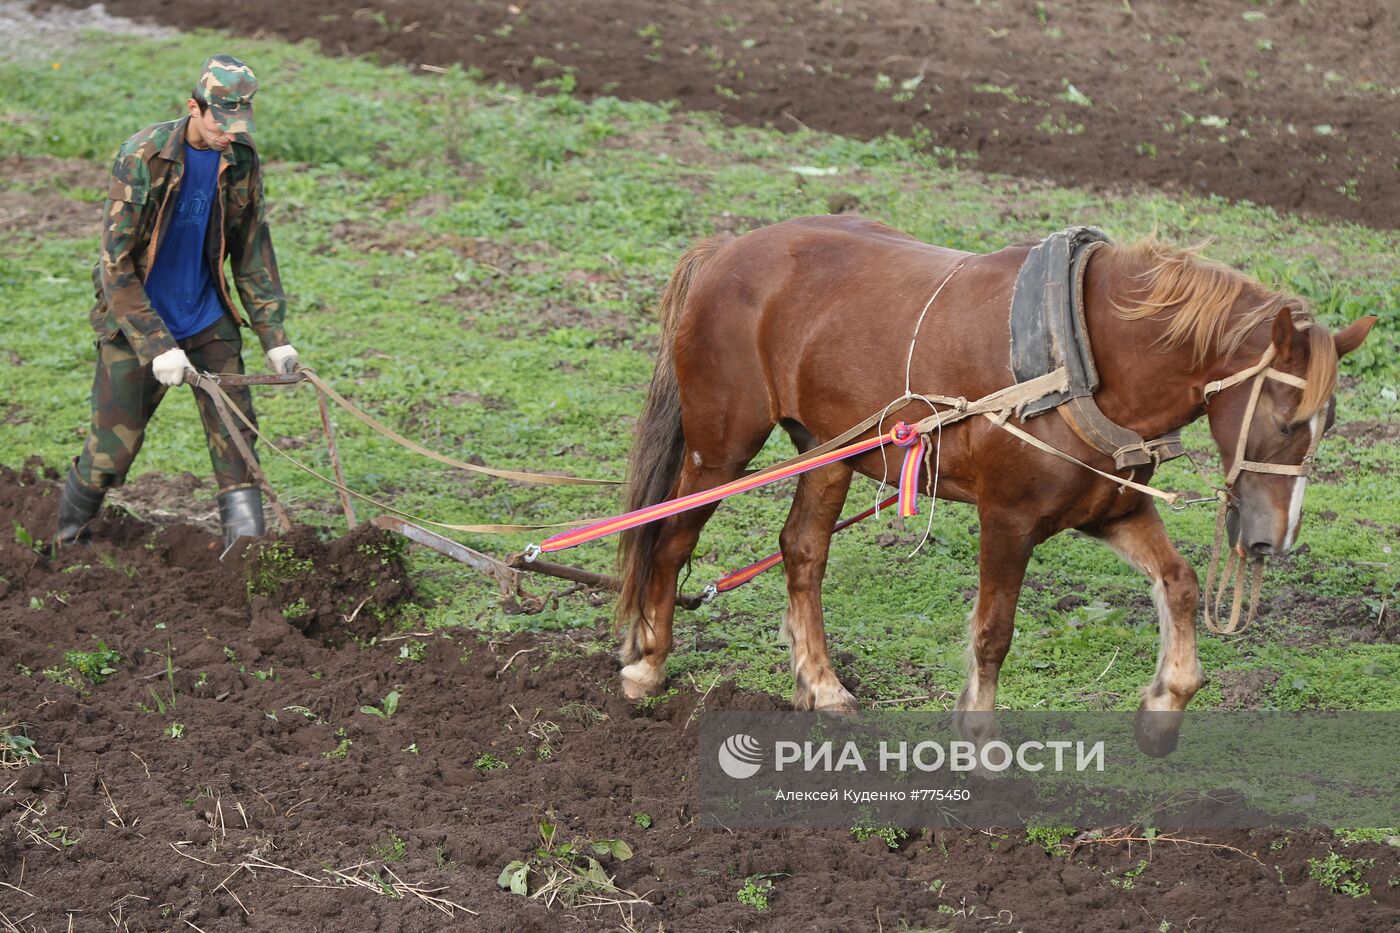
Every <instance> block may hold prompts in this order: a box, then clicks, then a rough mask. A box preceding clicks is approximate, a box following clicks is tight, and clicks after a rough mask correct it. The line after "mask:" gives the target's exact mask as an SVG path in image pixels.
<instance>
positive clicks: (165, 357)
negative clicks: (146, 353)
mask: <svg viewBox="0 0 1400 933" xmlns="http://www.w3.org/2000/svg"><path fill="white" fill-rule="evenodd" d="M187 369H194V367H193V366H191V365H190V358H189V357H188V356H185V351H184V350H181V349H180V348H179V347H176V348H175V349H173V350H166V351H165V352H164V353H162V354H161V355H160V356H158V357H156V358H155V359H153V360H151V372H152V373H154V374H155V377H156V380H157V381H158V382H159V383H160V384H161V385H166V386H177V385H180V384H181V383H183V382H184V381H185V370H187Z"/></svg>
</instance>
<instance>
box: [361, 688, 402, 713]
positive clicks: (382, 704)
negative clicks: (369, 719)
mask: <svg viewBox="0 0 1400 933" xmlns="http://www.w3.org/2000/svg"><path fill="white" fill-rule="evenodd" d="M398 708H399V692H398V691H397V690H390V691H389V692H388V693H387V694H385V695H384V699H383V700H380V701H379V705H378V706H361V707H360V712H362V713H364V714H365V715H367V716H378V717H379V718H380V719H388V718H389V717H391V716H393V715H394V710H396V709H398Z"/></svg>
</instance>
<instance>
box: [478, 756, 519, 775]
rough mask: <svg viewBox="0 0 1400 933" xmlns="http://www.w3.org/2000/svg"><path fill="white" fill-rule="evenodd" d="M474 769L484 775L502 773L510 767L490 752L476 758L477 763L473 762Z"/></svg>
mask: <svg viewBox="0 0 1400 933" xmlns="http://www.w3.org/2000/svg"><path fill="white" fill-rule="evenodd" d="M472 767H473V768H475V769H476V770H478V771H480V772H481V773H482V774H485V773H486V772H487V771H500V770H502V769H504V768H509V767H510V765H508V764H506V763H505V762H504V761H502V760H501V759H499V758H497V757H496V756H495V755H493V754H491V753H490V752H484V753H482V754H480V755H477V756H476V761H473V762H472Z"/></svg>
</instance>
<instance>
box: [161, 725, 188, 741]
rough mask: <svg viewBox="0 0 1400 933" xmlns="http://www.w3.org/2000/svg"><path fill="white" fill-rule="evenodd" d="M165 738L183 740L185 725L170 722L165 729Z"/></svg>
mask: <svg viewBox="0 0 1400 933" xmlns="http://www.w3.org/2000/svg"><path fill="white" fill-rule="evenodd" d="M165 737H166V738H167V739H183V738H184V737H185V724H184V723H182V722H172V723H171V724H170V725H168V726H166V727H165Z"/></svg>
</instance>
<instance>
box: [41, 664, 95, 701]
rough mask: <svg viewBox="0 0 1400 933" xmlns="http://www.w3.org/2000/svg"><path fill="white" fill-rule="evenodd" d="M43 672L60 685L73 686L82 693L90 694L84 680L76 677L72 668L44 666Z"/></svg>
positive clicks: (83, 694)
mask: <svg viewBox="0 0 1400 933" xmlns="http://www.w3.org/2000/svg"><path fill="white" fill-rule="evenodd" d="M43 673H44V676H45V677H47V678H48V679H49V680H52V681H53V682H54V683H56V684H58V685H59V686H60V687H72V688H73V689H74V690H76V691H77V692H78V693H79V694H80V695H82V696H87V695H88V689H87V687H84V686H83V683H82V681H80V680H78V678H77V677H75V676H74V675H73V672H72V671H70V670H67V669H64V668H57V667H46V668H44V671H43Z"/></svg>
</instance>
